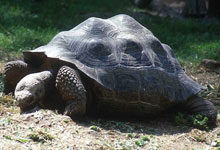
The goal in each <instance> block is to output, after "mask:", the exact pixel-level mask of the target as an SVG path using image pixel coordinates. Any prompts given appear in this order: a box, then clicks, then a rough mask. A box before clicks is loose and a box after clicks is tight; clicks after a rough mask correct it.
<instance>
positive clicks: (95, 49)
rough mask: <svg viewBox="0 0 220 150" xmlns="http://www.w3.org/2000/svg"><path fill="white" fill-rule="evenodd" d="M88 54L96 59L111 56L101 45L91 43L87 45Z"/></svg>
mask: <svg viewBox="0 0 220 150" xmlns="http://www.w3.org/2000/svg"><path fill="white" fill-rule="evenodd" d="M89 46H90V47H89V52H90V53H91V54H92V55H94V56H97V57H102V56H108V55H110V54H111V52H110V50H109V49H108V48H107V47H105V46H104V45H103V44H102V43H95V42H94V43H91V44H90V45H89Z"/></svg>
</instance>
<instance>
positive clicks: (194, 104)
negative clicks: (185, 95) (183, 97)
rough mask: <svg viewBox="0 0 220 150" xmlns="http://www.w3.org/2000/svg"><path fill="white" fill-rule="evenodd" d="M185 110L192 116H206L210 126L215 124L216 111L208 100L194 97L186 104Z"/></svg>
mask: <svg viewBox="0 0 220 150" xmlns="http://www.w3.org/2000/svg"><path fill="white" fill-rule="evenodd" d="M185 110H186V111H187V112H189V113H190V114H192V115H196V114H200V115H202V116H206V117H208V121H209V123H210V124H216V119H217V110H216V108H215V106H214V105H213V104H212V103H211V102H210V101H209V100H206V99H204V98H202V97H199V96H194V97H192V98H190V99H189V100H188V101H187V102H186V104H185Z"/></svg>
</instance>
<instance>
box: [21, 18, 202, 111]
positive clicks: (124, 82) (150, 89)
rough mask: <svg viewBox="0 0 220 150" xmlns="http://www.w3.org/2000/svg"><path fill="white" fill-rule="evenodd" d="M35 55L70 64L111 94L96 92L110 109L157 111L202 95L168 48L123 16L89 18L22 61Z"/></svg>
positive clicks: (136, 23) (139, 25) (198, 86)
mask: <svg viewBox="0 0 220 150" xmlns="http://www.w3.org/2000/svg"><path fill="white" fill-rule="evenodd" d="M37 52H43V53H44V54H45V55H46V57H47V58H58V59H59V60H62V61H65V62H68V63H72V64H74V65H75V66H76V67H77V68H78V70H80V71H81V72H83V73H84V74H85V75H86V76H87V77H88V78H91V79H93V80H94V81H95V82H97V83H98V84H100V85H101V86H100V87H99V88H98V89H97V91H102V89H105V90H107V91H113V93H110V94H109V95H111V96H112V95H113V96H112V97H113V98H112V97H111V96H109V97H108V94H106V93H105V92H104V94H103V92H102V95H101V96H100V94H101V93H99V92H97V91H96V95H97V96H98V97H100V98H101V97H103V99H105V100H106V101H109V100H110V101H109V103H112V101H115V102H121V103H122V104H123V103H138V104H137V105H142V106H144V105H148V107H154V105H155V107H157V106H158V107H161V106H160V105H162V104H161V103H163V101H164V100H167V101H169V102H184V101H186V100H187V99H188V98H189V97H191V96H193V95H196V94H197V93H198V92H199V91H200V90H201V89H203V87H202V86H200V85H199V84H198V83H196V82H194V81H193V80H191V79H190V78H189V77H188V76H187V75H186V74H185V72H184V70H183V69H182V68H181V66H180V64H179V63H178V61H177V60H176V58H175V56H174V54H173V52H172V49H171V48H170V47H169V46H168V45H166V44H163V43H161V42H160V41H159V40H158V39H157V38H156V37H155V36H154V35H153V34H152V33H151V31H149V30H148V29H146V28H145V27H144V26H142V25H141V24H140V23H138V22H137V21H136V20H135V19H133V18H132V17H130V16H128V15H117V16H114V17H112V18H109V19H100V18H95V17H92V18H89V19H87V20H86V21H84V22H82V23H81V24H79V25H78V26H76V27H75V28H73V29H71V30H69V31H64V32H60V33H58V34H57V35H56V36H55V37H54V38H53V39H52V40H51V41H50V42H49V43H48V44H47V45H45V46H41V47H39V48H37V49H35V50H32V51H29V52H24V58H27V56H28V55H35V54H36V53H37ZM104 96H105V98H104ZM158 99H159V100H158ZM156 105H157V106H156ZM119 109H120V108H119Z"/></svg>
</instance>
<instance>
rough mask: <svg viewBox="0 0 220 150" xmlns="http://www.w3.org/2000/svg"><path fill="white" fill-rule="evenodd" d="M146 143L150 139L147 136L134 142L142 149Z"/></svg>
mask: <svg viewBox="0 0 220 150" xmlns="http://www.w3.org/2000/svg"><path fill="white" fill-rule="evenodd" d="M148 141H150V139H149V138H148V137H147V136H142V137H141V138H140V139H138V140H136V141H135V144H136V145H137V146H139V147H143V146H144V145H146V142H148Z"/></svg>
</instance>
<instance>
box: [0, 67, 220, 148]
mask: <svg viewBox="0 0 220 150" xmlns="http://www.w3.org/2000/svg"><path fill="white" fill-rule="evenodd" d="M188 68H190V67H188ZM186 71H187V73H188V74H189V75H190V76H191V77H192V78H193V79H195V80H197V81H198V82H200V83H201V84H203V85H204V86H211V88H210V89H209V91H208V92H207V93H206V96H207V97H210V98H212V99H213V100H215V101H218V98H217V96H216V91H217V88H218V84H219V76H218V75H217V74H215V73H213V72H204V71H202V70H198V69H193V68H190V69H189V70H186ZM172 117H173V115H171V116H170V115H169V116H168V115H163V116H162V117H160V118H157V119H154V120H147V121H140V122H138V121H118V120H111V119H103V118H102V119H100V118H87V119H86V121H82V122H75V121H73V120H71V119H70V118H69V117H68V116H63V115H61V114H58V113H56V111H51V110H39V111H36V112H34V113H29V114H20V113H19V108H18V107H17V106H16V102H15V101H14V99H13V97H12V96H7V95H3V94H1V96H0V141H1V142H0V149H4V150H8V149H10V150H11V149H16V150H20V149H21V150H25V149H33V150H37V149H45V150H48V149H53V150H54V149H57V150H61V149H65V150H67V149H80V150H81V149H86V150H87V149H125V150H129V149H151V150H156V149H158V150H164V149H167V150H172V149H173V150H176V149H178V150H179V149H180V150H182V149H183V150H190V149H191V150H192V149H199V150H203V149H204V150H207V149H217V147H216V146H217V145H219V144H220V137H218V135H219V133H220V127H216V128H214V129H212V130H209V131H201V130H198V129H195V128H192V127H189V126H184V125H180V126H179V125H176V124H175V123H174V122H173V119H172Z"/></svg>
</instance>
